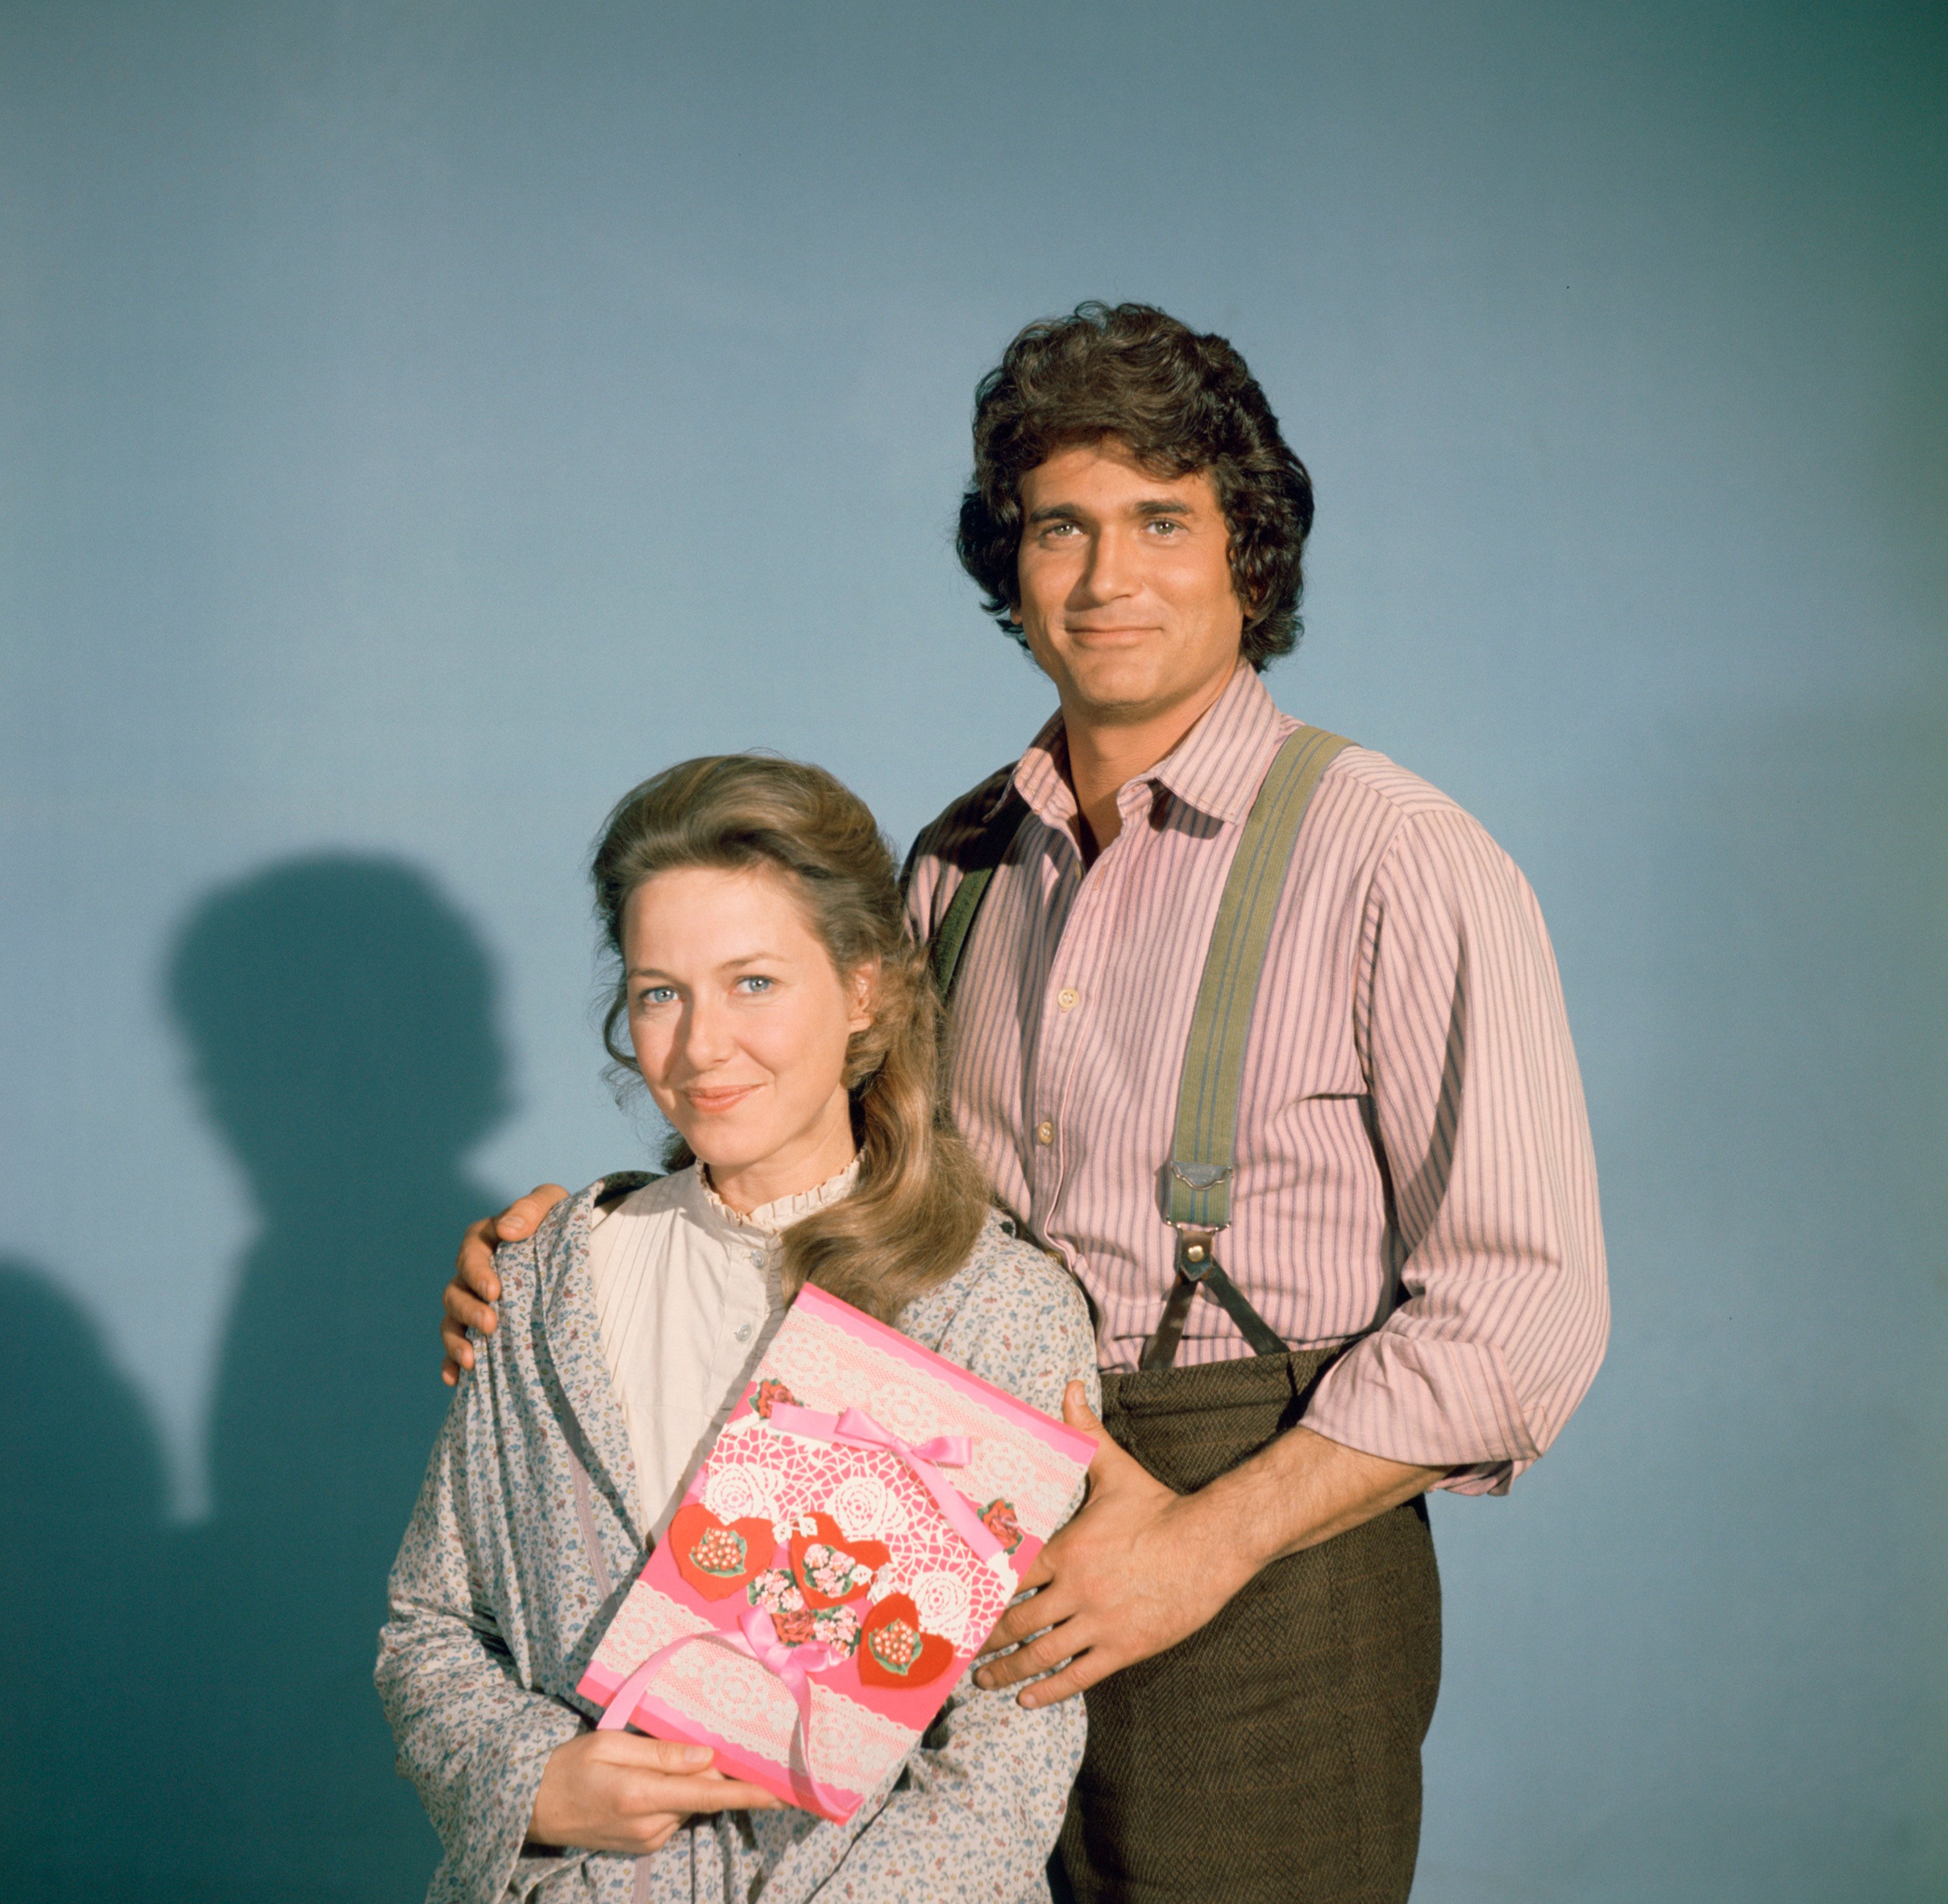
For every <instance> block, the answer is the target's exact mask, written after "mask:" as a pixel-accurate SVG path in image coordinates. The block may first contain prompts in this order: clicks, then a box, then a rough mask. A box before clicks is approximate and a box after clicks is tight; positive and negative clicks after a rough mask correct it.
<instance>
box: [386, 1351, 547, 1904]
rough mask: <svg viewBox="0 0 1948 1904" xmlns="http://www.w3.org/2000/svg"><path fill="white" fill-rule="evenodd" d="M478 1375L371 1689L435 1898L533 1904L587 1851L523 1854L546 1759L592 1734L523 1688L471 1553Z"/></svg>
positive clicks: (441, 1462)
mask: <svg viewBox="0 0 1948 1904" xmlns="http://www.w3.org/2000/svg"><path fill="white" fill-rule="evenodd" d="M488 1388H489V1385H488V1384H487V1383H486V1382H485V1381H483V1380H482V1378H481V1376H480V1375H479V1372H478V1371H476V1372H475V1373H474V1374H473V1375H469V1376H467V1377H466V1378H463V1380H462V1381H461V1385H460V1390H459V1393H458V1394H457V1395H456V1396H455V1397H454V1403H453V1406H451V1408H450V1409H448V1411H447V1417H446V1422H445V1425H444V1426H443V1427H442V1429H441V1431H440V1434H439V1440H438V1441H437V1442H436V1444H434V1447H433V1459H432V1461H431V1462H430V1464H429V1465H428V1466H427V1475H426V1480H425V1481H424V1483H423V1484H422V1486H421V1487H420V1496H419V1500H418V1503H417V1506H415V1507H414V1510H413V1518H412V1520H411V1523H410V1524H408V1527H407V1530H406V1537H405V1540H404V1541H403V1542H402V1543H401V1545H400V1548H399V1558H398V1559H397V1560H396V1561H395V1562H394V1563H393V1567H392V1575H391V1577H390V1579H389V1580H388V1582H387V1583H386V1605H387V1608H388V1612H389V1618H388V1619H387V1620H386V1624H385V1626H383V1629H382V1630H380V1636H379V1664H378V1667H377V1671H376V1672H375V1673H374V1680H375V1682H376V1683H377V1686H378V1688H379V1697H380V1701H381V1702H382V1703H383V1705H384V1707H385V1709H386V1719H387V1720H388V1722H389V1723H390V1724H391V1726H392V1737H393V1740H394V1741H395V1745H396V1747H397V1763H398V1766H399V1772H400V1775H401V1776H402V1777H404V1778H410V1779H411V1781H412V1782H413V1784H414V1785H415V1786H416V1787H417V1788H418V1791H419V1794H420V1802H421V1803H423V1805H424V1806H425V1807H426V1809H427V1816H429V1817H430V1819H432V1820H433V1828H434V1829H435V1830H436V1831H438V1832H439V1839H440V1844H441V1845H442V1848H443V1849H444V1850H445V1854H446V1856H445V1861H444V1862H443V1863H442V1865H441V1867H440V1870H439V1876H438V1878H436V1880H435V1881H434V1884H433V1890H432V1893H430V1900H436V1901H437V1904H461V1901H462V1900H464V1904H498V1901H499V1900H502V1899H517V1898H526V1897H528V1896H530V1895H531V1893H533V1892H534V1891H535V1889H536V1887H538V1886H541V1885H542V1884H544V1881H546V1880H547V1879H548V1878H551V1877H552V1876H554V1875H556V1874H557V1873H560V1872H563V1871H566V1870H568V1869H569V1868H571V1867H572V1866H573V1865H577V1864H579V1863H582V1862H585V1857H584V1856H583V1854H581V1853H571V1854H569V1855H568V1856H556V1855H554V1854H552V1853H551V1854H548V1855H545V1856H536V1855H532V1854H528V1855H524V1854H523V1850H522V1845H523V1840H525V1839H526V1835H527V1825H528V1820H529V1818H530V1817H531V1816H532V1815H533V1812H534V1802H535V1792H536V1791H537V1790H538V1788H539V1787H540V1785H541V1772H542V1769H543V1768H544V1766H546V1764H547V1760H548V1755H549V1754H551V1752H553V1751H554V1749H555V1747H557V1745H560V1744H562V1743H563V1741H565V1740H567V1739H570V1738H573V1737H574V1736H575V1734H576V1733H577V1732H581V1731H582V1730H583V1729H585V1728H584V1724H583V1722H582V1719H581V1718H580V1717H579V1715H578V1714H576V1713H575V1712H573V1711H572V1710H570V1709H569V1707H566V1706H565V1705H563V1704H560V1702H559V1701H556V1700H554V1699H551V1698H548V1697H547V1695H545V1694H544V1693H539V1692H534V1691H532V1690H531V1689H530V1688H527V1687H526V1686H524V1685H522V1683H521V1682H520V1676H519V1674H518V1673H517V1672H516V1669H515V1666H514V1663H513V1658H512V1656H511V1654H510V1650H509V1648H508V1647H507V1644H506V1642H505V1641H504V1639H502V1637H501V1631H500V1627H499V1623H498V1621H497V1620H496V1618H495V1614H494V1612H493V1611H492V1606H491V1605H490V1604H489V1599H488V1596H487V1595H485V1592H483V1591H482V1586H481V1577H480V1576H481V1570H480V1568H479V1566H478V1565H477V1564H476V1563H477V1558H478V1557H477V1556H476V1555H474V1554H473V1553H472V1552H470V1545H469V1542H468V1540H467V1526H468V1524H469V1523H470V1515H468V1513H467V1507H468V1502H467V1490H468V1487H469V1485H470V1481H473V1482H474V1484H487V1485H491V1481H490V1480H489V1478H488V1477H487V1476H485V1475H479V1476H477V1477H475V1476H470V1473H469V1466H468V1462H467V1447H468V1444H469V1441H470V1439H471V1438H472V1437H471V1436H470V1432H469V1430H470V1426H472V1427H475V1428H477V1427H478V1426H479V1423H478V1422H477V1421H476V1419H475V1418H476V1417H477V1416H479V1414H480V1413H481V1412H482V1410H483V1409H485V1408H486V1407H487V1406H489V1403H488V1400H487V1395H488Z"/></svg>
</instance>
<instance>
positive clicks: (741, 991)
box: [622, 867, 872, 1210]
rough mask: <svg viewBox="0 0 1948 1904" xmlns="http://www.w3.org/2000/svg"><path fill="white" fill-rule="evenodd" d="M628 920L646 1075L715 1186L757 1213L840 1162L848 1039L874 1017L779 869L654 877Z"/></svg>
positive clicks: (846, 1153) (845, 1132) (627, 957)
mask: <svg viewBox="0 0 1948 1904" xmlns="http://www.w3.org/2000/svg"><path fill="white" fill-rule="evenodd" d="M622 926H623V932H622V950H623V958H624V966H625V971H626V973H627V976H628V988H629V991H628V998H629V1038H630V1042H631V1043H632V1044H633V1045H634V1047H635V1052H636V1062H637V1065H639V1066H640V1067H641V1071H642V1074H643V1081H644V1083H645V1084H647V1085H648V1087H649V1088H650V1096H652V1097H653V1098H654V1099H656V1108H657V1109H659V1111H661V1112H662V1114H663V1115H664V1116H665V1117H666V1118H668V1120H669V1121H670V1122H671V1123H672V1124H673V1125H675V1127H676V1129H677V1130H678V1131H679V1132H680V1133H681V1134H682V1137H683V1140H684V1142H685V1143H687V1144H688V1145H689V1146H690V1149H692V1150H693V1152H696V1155H697V1156H698V1157H699V1158H700V1159H701V1160H702V1161H703V1162H705V1163H706V1164H709V1166H710V1175H711V1180H712V1183H714V1184H715V1186H716V1188H717V1192H718V1195H720V1196H721V1197H722V1198H724V1200H725V1201H726V1202H728V1203H730V1205H732V1206H733V1207H734V1208H740V1209H746V1210H749V1209H754V1208H756V1207H757V1206H758V1205H759V1204H762V1203H769V1202H772V1201H774V1199H777V1198H778V1197H781V1196H790V1195H796V1194H797V1193H798V1192H800V1191H803V1190H808V1189H814V1188H815V1187H816V1186H817V1185H819V1184H820V1183H824V1181H825V1180H826V1179H827V1177H831V1176H833V1175H834V1174H836V1173H837V1172H838V1171H841V1170H842V1169H844V1168H845V1165H846V1164H848V1163H849V1162H850V1161H851V1158H852V1154H853V1143H852V1123H851V1110H850V1107H849V1105H848V1102H847V1100H846V1092H845V1047H846V1045H847V1043H848V1040H850V1039H851V1036H852V1034H853V1033H854V1032H855V1031H863V1030H864V1029H865V1028H866V1027H867V1025H870V1023H871V1022H872V1012H871V1009H870V993H871V986H870V973H869V972H864V971H862V972H855V973H851V974H848V975H844V976H842V975H840V974H839V972H837V971H836V969H834V968H833V963H832V960H830V957H827V954H826V950H825V947H824V945H823V944H820V941H819V940H818V938H817V936H816V935H814V933H813V932H812V930H811V927H810V926H808V924H807V923H806V922H805V916H804V914H803V913H802V911H801V910H800V909H799V904H798V901H797V899H796V897H795V896H794V895H793V892H792V890H791V888H790V886H789V885H788V883H787V882H786V879H785V877H784V876H783V875H782V874H780V873H774V872H772V871H771V870H768V869H753V870H749V871H743V872H734V873H732V872H724V871H720V870H716V869H714V868H706V867H685V868H683V869H681V870H678V871H675V872H670V873H658V874H657V875H656V876H655V877H654V878H653V879H649V880H647V881H646V882H644V884H643V885H640V886H638V887H637V888H636V890H635V891H634V892H633V893H631V895H629V900H628V905H627V907H625V910H624V912H623V916H622Z"/></svg>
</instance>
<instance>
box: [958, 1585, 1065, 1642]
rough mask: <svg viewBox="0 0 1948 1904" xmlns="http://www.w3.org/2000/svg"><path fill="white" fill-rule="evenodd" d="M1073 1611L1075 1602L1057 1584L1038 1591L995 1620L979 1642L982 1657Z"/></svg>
mask: <svg viewBox="0 0 1948 1904" xmlns="http://www.w3.org/2000/svg"><path fill="white" fill-rule="evenodd" d="M1074 1612H1075V1602H1073V1600H1072V1599H1071V1598H1070V1597H1069V1595H1067V1594H1066V1593H1064V1592H1062V1589H1061V1588H1060V1587H1059V1586H1055V1587H1050V1589H1048V1590H1047V1592H1043V1593H1038V1594H1037V1595H1035V1596H1034V1599H1032V1600H1024V1601H1023V1602H1022V1603H1021V1605H1019V1606H1018V1607H1010V1608H1009V1609H1008V1610H1007V1612H1006V1613H1004V1614H1002V1615H1001V1617H1000V1619H998V1620H996V1621H995V1622H994V1630H993V1631H992V1632H991V1633H989V1634H988V1637H987V1638H986V1639H985V1640H983V1641H982V1642H981V1653H982V1657H984V1658H985V1657H987V1656H988V1655H989V1654H993V1653H998V1652H999V1651H1000V1650H1001V1648H1003V1647H1004V1646H1015V1645H1019V1644H1020V1643H1021V1642H1022V1641H1023V1640H1025V1639H1028V1637H1029V1636H1031V1634H1034V1633H1040V1632H1041V1630H1042V1629H1043V1628H1044V1627H1045V1626H1059V1625H1060V1624H1061V1623H1062V1621H1063V1620H1066V1619H1067V1618H1068V1617H1069V1616H1070V1614H1072V1613H1074Z"/></svg>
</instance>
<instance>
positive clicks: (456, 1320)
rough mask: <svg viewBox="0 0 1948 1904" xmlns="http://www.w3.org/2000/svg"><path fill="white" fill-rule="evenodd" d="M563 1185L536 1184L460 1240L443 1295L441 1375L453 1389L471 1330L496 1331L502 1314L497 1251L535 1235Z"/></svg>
mask: <svg viewBox="0 0 1948 1904" xmlns="http://www.w3.org/2000/svg"><path fill="white" fill-rule="evenodd" d="M567 1194H568V1192H566V1190H565V1189H563V1188H562V1186H560V1184H559V1183H538V1184H536V1185H535V1187H534V1188H533V1189H532V1190H530V1191H529V1192H528V1193H527V1195H526V1196H524V1197H522V1198H520V1199H517V1200H516V1202H513V1203H510V1204H509V1205H507V1208H506V1209H504V1210H503V1211H501V1214H499V1215H498V1217H482V1218H481V1220H479V1222H478V1223H470V1224H468V1226H467V1234H466V1235H465V1236H464V1237H462V1238H461V1243H460V1254H459V1255H458V1256H457V1257H455V1258H454V1265H453V1280H452V1281H451V1282H449V1283H448V1285H446V1293H445V1295H444V1296H442V1298H440V1304H441V1307H442V1310H443V1311H444V1312H445V1313H443V1314H442V1316H441V1317H440V1323H439V1340H440V1346H441V1347H442V1348H444V1349H445V1351H446V1360H445V1362H444V1363H442V1364H441V1365H440V1371H439V1378H440V1380H441V1381H443V1382H445V1384H446V1385H447V1386H448V1388H451V1387H452V1386H453V1385H454V1383H456V1382H457V1381H459V1379H460V1375H461V1370H462V1369H470V1368H472V1367H473V1344H472V1343H471V1342H470V1341H467V1331H468V1330H469V1329H478V1330H479V1332H480V1333H481V1334H482V1335H492V1334H493V1333H494V1330H495V1326H496V1325H497V1323H498V1317H497V1316H495V1313H494V1305H495V1304H496V1303H497V1302H498V1301H500V1300H501V1279H500V1278H499V1277H498V1276H496V1275H495V1273H494V1252H495V1250H496V1249H498V1248H499V1247H500V1245H501V1244H503V1243H518V1242H521V1241H523V1239H525V1238H526V1237H529V1236H532V1235H533V1234H534V1233H535V1231H536V1230H538V1229H539V1228H540V1227H541V1219H542V1218H543V1217H545V1216H546V1215H547V1213H548V1212H549V1211H551V1210H552V1209H553V1208H554V1207H555V1205H557V1203H559V1202H560V1201H561V1200H562V1199H563V1197H565V1196H566V1195H567Z"/></svg>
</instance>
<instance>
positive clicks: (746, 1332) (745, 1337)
mask: <svg viewBox="0 0 1948 1904" xmlns="http://www.w3.org/2000/svg"><path fill="white" fill-rule="evenodd" d="M737 1339H738V1341H740V1342H748V1341H749V1340H750V1339H751V1325H750V1324H749V1323H739V1324H738V1325H737Z"/></svg>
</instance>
